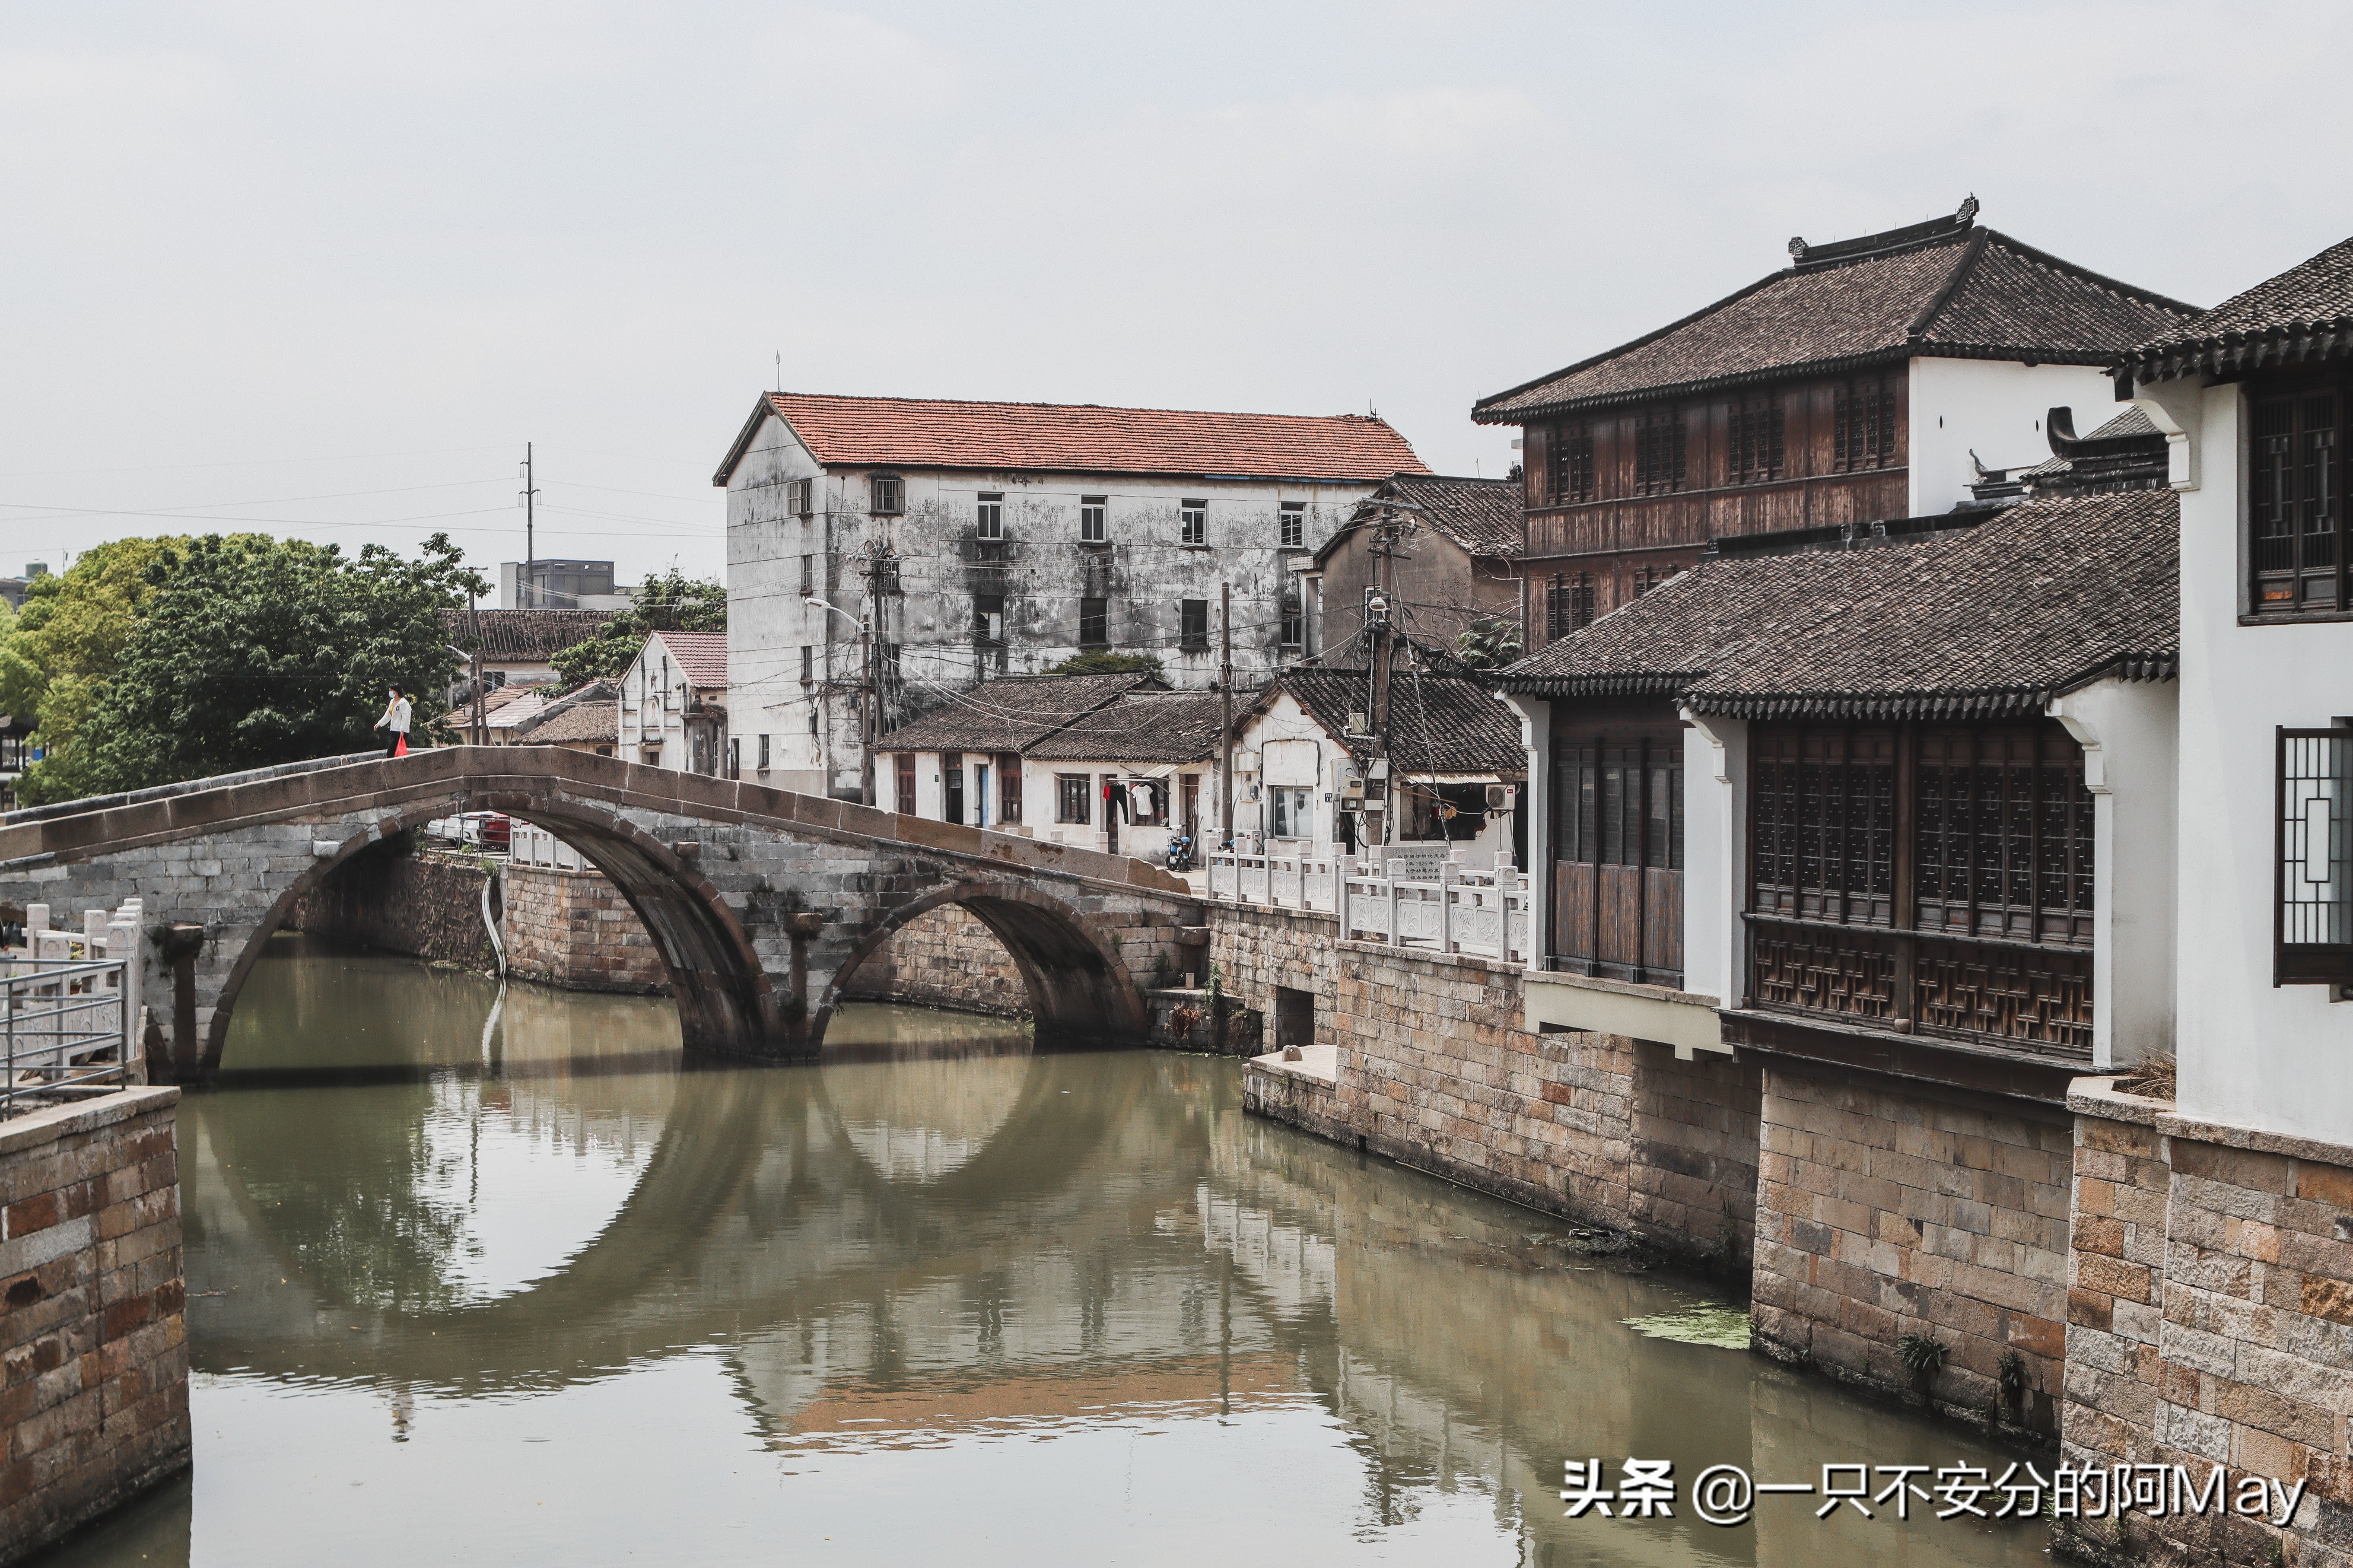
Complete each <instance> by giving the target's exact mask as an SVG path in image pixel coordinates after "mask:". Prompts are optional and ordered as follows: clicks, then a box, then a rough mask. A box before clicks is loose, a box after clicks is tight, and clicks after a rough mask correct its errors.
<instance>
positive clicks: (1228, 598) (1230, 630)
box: [1218, 583, 1235, 850]
mask: <svg viewBox="0 0 2353 1568" xmlns="http://www.w3.org/2000/svg"><path fill="white" fill-rule="evenodd" d="M1218 629H1219V634H1220V635H1221V636H1222V637H1223V638H1224V640H1225V659H1224V662H1223V664H1222V665H1221V666H1220V667H1219V672H1218V698H1219V701H1218V708H1219V712H1220V713H1221V714H1222V716H1223V718H1224V721H1225V723H1224V727H1223V728H1222V729H1220V730H1219V731H1218V735H1219V766H1218V772H1219V776H1220V777H1221V778H1222V779H1223V781H1224V782H1223V784H1222V795H1223V799H1222V803H1221V804H1220V805H1219V816H1218V830H1219V832H1221V833H1223V834H1224V835H1225V836H1226V847H1227V848H1228V849H1229V850H1230V849H1232V848H1233V847H1234V843H1235V839H1234V585H1233V584H1231V583H1220V584H1218Z"/></svg>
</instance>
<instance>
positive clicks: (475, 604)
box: [466, 588, 487, 746]
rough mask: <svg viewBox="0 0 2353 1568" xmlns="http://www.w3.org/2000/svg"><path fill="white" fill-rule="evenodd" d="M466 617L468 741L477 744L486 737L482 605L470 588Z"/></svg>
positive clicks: (467, 592) (467, 597)
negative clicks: (469, 636)
mask: <svg viewBox="0 0 2353 1568" xmlns="http://www.w3.org/2000/svg"><path fill="white" fill-rule="evenodd" d="M466 618H467V619H468V620H470V621H471V622H472V623H473V626H474V656H473V659H472V663H473V667H474V672H473V675H474V679H473V686H474V733H473V736H472V737H471V740H470V744H473V745H477V746H479V745H480V744H481V743H482V742H483V741H484V740H485V739H486V738H487V737H485V735H484V734H483V732H482V606H481V600H480V595H477V594H476V593H475V592H474V590H473V589H471V588H469V589H467V590H466Z"/></svg>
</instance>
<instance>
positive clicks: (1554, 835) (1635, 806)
mask: <svg viewBox="0 0 2353 1568" xmlns="http://www.w3.org/2000/svg"><path fill="white" fill-rule="evenodd" d="M1553 713H1554V722H1553V738H1552V779H1553V788H1552V800H1551V802H1550V805H1549V807H1548V809H1549V811H1550V814H1551V816H1550V823H1551V834H1550V837H1551V840H1552V857H1553V860H1552V868H1551V888H1550V891H1551V895H1552V918H1551V921H1550V929H1551V943H1552V948H1551V953H1550V966H1551V967H1552V968H1554V969H1556V970H1565V971H1567V972H1568V973H1575V974H1600V975H1607V976H1609V978H1611V979H1613V980H1630V981H1635V982H1638V983H1641V984H1651V985H1670V986H1676V987H1680V986H1681V985H1682V984H1683V724H1682V722H1681V721H1679V720H1678V719H1676V717H1675V715H1674V710H1672V708H1670V707H1668V706H1667V705H1666V704H1664V703H1659V702H1626V703H1574V704H1572V703H1568V702H1556V703H1555V704H1554V705H1553Z"/></svg>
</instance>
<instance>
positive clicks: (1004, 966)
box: [843, 904, 1029, 1018]
mask: <svg viewBox="0 0 2353 1568" xmlns="http://www.w3.org/2000/svg"><path fill="white" fill-rule="evenodd" d="M843 994H844V995H845V996H846V997H848V998H849V999H850V1000H852V1001H860V1002H907V1003H913V1004H914V1005H917V1006H922V1007H953V1008H955V1009H956V1010H958V1011H960V1012H965V1013H993V1014H995V1015H997V1016H999V1017H1006V1018H1019V1017H1026V1016H1028V1015H1029V984H1028V983H1027V982H1026V981H1024V980H1023V979H1022V978H1021V971H1020V969H1019V968H1018V966H1016V965H1015V963H1014V962H1013V956H1012V954H1010V953H1008V952H1006V951H1005V944H1004V943H1003V942H999V941H997V936H996V933H995V932H993V931H990V930H989V929H988V928H987V926H985V925H983V924H982V923H981V922H980V920H979V918H978V917H976V915H974V914H973V913H972V912H971V911H970V910H965V909H962V908H960V907H958V906H957V905H955V904H943V905H941V906H940V907H939V908H938V909H935V910H926V911H924V912H923V914H920V915H917V916H916V917H915V918H914V919H913V920H912V921H908V922H907V923H906V924H905V925H903V926H901V927H900V928H899V929H898V930H897V931H893V932H892V933H891V936H890V939H889V940H888V941H886V942H883V943H882V945H881V946H880V947H878V948H876V949H875V950H874V951H873V952H871V953H869V954H867V956H866V962H864V963H860V965H859V966H858V968H857V969H856V970H855V971H854V972H853V973H851V974H850V976H849V980H848V981H846V982H845V983H844V985H843Z"/></svg>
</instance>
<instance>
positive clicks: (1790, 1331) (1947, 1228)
mask: <svg viewBox="0 0 2353 1568" xmlns="http://www.w3.org/2000/svg"><path fill="white" fill-rule="evenodd" d="M1760 1120H1761V1123H1762V1131H1763V1151H1764V1152H1763V1161H1762V1165H1761V1175H1762V1181H1761V1183H1760V1184H1759V1187H1758V1190H1757V1267H1756V1273H1755V1284H1754V1289H1755V1302H1754V1309H1753V1310H1754V1313H1755V1318H1754V1321H1755V1324H1756V1332H1757V1344H1758V1346H1759V1347H1760V1348H1761V1349H1764V1350H1765V1351H1767V1352H1768V1353H1771V1354H1773V1355H1776V1356H1778V1357H1780V1358H1782V1359H1785V1360H1790V1361H1803V1362H1810V1363H1811V1364H1813V1365H1815V1366H1817V1367H1820V1369H1822V1370H1824V1371H1827V1372H1830V1373H1834V1374H1836V1375H1838V1376H1841V1377H1844V1378H1847V1379H1850V1380H1852V1381H1855V1382H1861V1383H1867V1384H1873V1385H1874V1386H1877V1387H1881V1388H1884V1389H1888V1390H1892V1391H1896V1392H1905V1391H1910V1390H1911V1389H1912V1388H1913V1386H1914V1379H1913V1375H1912V1373H1909V1372H1908V1371H1906V1370H1905V1366H1904V1364H1903V1363H1902V1362H1901V1361H1900V1360H1899V1359H1898V1352H1897V1344H1898V1342H1899V1341H1900V1340H1901V1339H1902V1338H1903V1336H1904V1335H1905V1334H1907V1333H1923V1334H1928V1335H1932V1336H1933V1337H1935V1338H1936V1339H1937V1340H1938V1341H1940V1342H1943V1343H1944V1344H1945V1345H1946V1347H1947V1361H1946V1363H1945V1368H1944V1371H1943V1372H1942V1373H1939V1374H1938V1375H1937V1377H1936V1381H1935V1384H1934V1386H1933V1388H1932V1389H1931V1390H1930V1394H1931V1396H1932V1397H1933V1398H1935V1399H1936V1400H1937V1401H1939V1402H1942V1403H1947V1404H1952V1405H1961V1406H1965V1407H1967V1408H1968V1409H1970V1410H1973V1411H1975V1410H1981V1409H1982V1408H1983V1407H1984V1406H1985V1405H1986V1404H1987V1402H1988V1401H1989V1400H1991V1399H1993V1398H1994V1397H1995V1396H1996V1395H1997V1394H1999V1392H2000V1382H1999V1379H2000V1368H2001V1358H2002V1355H2003V1352H2017V1353H2018V1354H2019V1355H2020V1356H2021V1358H2022V1359H2023V1361H2024V1363H2025V1372H2026V1377H2027V1388H2028V1390H2029V1391H2030V1392H2029V1395H2028V1398H2027V1400H2026V1402H2025V1405H2024V1408H2023V1409H2022V1410H2021V1412H2019V1413H2018V1414H2020V1415H2023V1416H2024V1417H2025V1418H2026V1422H2027V1424H2028V1425H2030V1426H2036V1427H2038V1428H2040V1429H2042V1430H2045V1431H2048V1430H2052V1428H2053V1427H2054V1426H2055V1424H2056V1416H2055V1412H2054V1410H2053V1408H2052V1401H2053V1400H2054V1399H2055V1398H2056V1397H2057V1394H2058V1391H2059V1389H2060V1387H2061V1383H2062V1378H2061V1364H2060V1363H2061V1360H2062V1357H2063V1355H2064V1353H2065V1349H2066V1328H2065V1325H2066V1321H2067V1205H2068V1189H2069V1181H2070V1172H2071V1167H2072V1160H2073V1156H2072V1152H2071V1142H2072V1138H2073V1133H2072V1131H2071V1129H2070V1126H2069V1122H2068V1119H2067V1117H2066V1116H2065V1115H2064V1113H2063V1112H2061V1111H2059V1110H2057V1109H2056V1108H2052V1109H2049V1110H2042V1109H2040V1108H2037V1107H2035V1106H2033V1105H2031V1104H2030V1103H2028V1102H2026V1101H2022V1100H2002V1099H1997V1098H1995V1097H1993V1096H1990V1095H1977V1094H1971V1093H1969V1092H1968V1091H1966V1090H1951V1091H1940V1090H1937V1089H1932V1088H1929V1087H1927V1086H1926V1085H1918V1084H1906V1083H1898V1082H1896V1081H1895V1080H1892V1079H1890V1080H1885V1081H1883V1082H1877V1083H1874V1082H1873V1081H1872V1080H1871V1079H1870V1078H1869V1077H1868V1076H1867V1075H1862V1074H1850V1075H1848V1077H1847V1079H1846V1080H1845V1081H1842V1082H1832V1081H1830V1080H1829V1079H1817V1078H1815V1077H1812V1076H1810V1075H1802V1074H1799V1073H1795V1072H1789V1071H1785V1070H1782V1069H1780V1068H1772V1067H1768V1068H1766V1070H1765V1078H1764V1092H1763V1097H1762V1109H1761V1118H1760Z"/></svg>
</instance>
